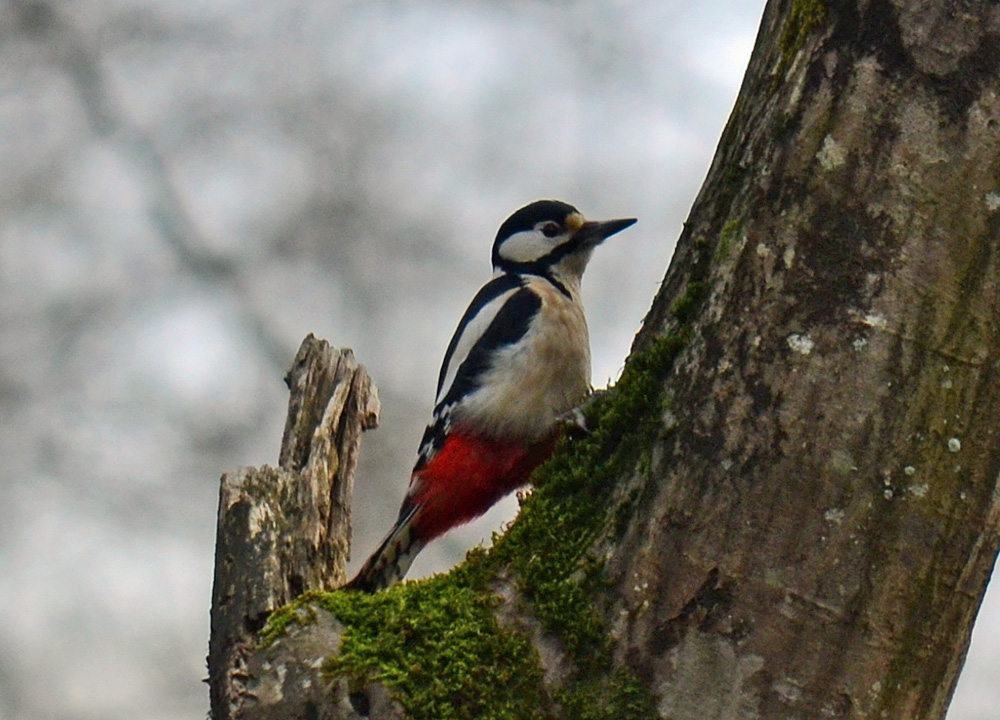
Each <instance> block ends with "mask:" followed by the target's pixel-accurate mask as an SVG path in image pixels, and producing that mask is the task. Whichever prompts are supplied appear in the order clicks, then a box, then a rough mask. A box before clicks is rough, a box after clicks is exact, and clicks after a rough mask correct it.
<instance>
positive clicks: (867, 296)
mask: <svg viewBox="0 0 1000 720" xmlns="http://www.w3.org/2000/svg"><path fill="white" fill-rule="evenodd" d="M998 33H1000V10H998V9H997V7H996V5H994V4H987V3H961V4H957V3H951V2H946V1H945V0H921V1H920V2H909V3H903V2H898V3H893V2H890V1H889V0H866V1H864V2H862V1H861V0H855V1H854V2H837V3H829V4H828V3H825V2H822V0H795V1H793V2H770V3H769V4H768V6H767V8H766V10H765V13H764V19H763V23H762V26H761V31H760V37H759V39H758V43H757V47H756V48H755V51H754V54H753V57H752V59H751V62H750V67H749V69H748V72H747V76H746V79H745V81H744V85H743V88H742V90H741V93H740V96H739V99H738V100H737V103H736V107H735V109H734V112H733V115H732V118H731V119H730V122H729V125H728V126H727V128H726V130H725V132H724V134H723V137H722V140H721V143H720V147H719V150H718V152H717V155H716V158H715V161H714V162H713V165H712V168H711V171H710V173H709V175H708V178H707V179H706V181H705V185H704V187H703V189H702V191H701V193H700V195H699V197H698V199H697V200H696V202H695V205H694V207H693V208H692V211H691V216H690V218H689V221H688V223H687V224H686V226H685V230H684V232H683V234H682V236H681V238H680V240H679V242H678V246H677V251H676V253H675V256H674V259H673V261H672V263H671V266H670V269H669V270H668V273H667V277H666V280H665V282H664V284H663V286H662V288H661V292H660V294H659V295H658V297H657V298H656V300H655V302H654V305H653V308H652V310H651V311H650V314H649V316H648V317H647V319H646V322H645V325H644V327H643V330H642V332H641V333H640V336H639V337H638V339H637V341H636V346H635V349H634V352H633V354H632V357H631V358H630V360H629V362H628V364H627V365H626V369H625V372H624V373H623V377H622V379H621V380H620V382H619V383H618V384H617V385H616V386H615V388H614V389H612V390H611V391H610V392H609V393H607V394H606V395H605V396H604V397H602V398H600V399H599V400H598V401H597V402H595V403H594V406H593V407H592V408H591V409H590V411H589V415H590V416H591V425H592V427H594V428H595V429H594V431H593V432H592V433H591V434H590V435H589V436H588V437H586V438H583V439H581V440H576V441H573V442H567V443H564V445H563V446H562V447H561V449H560V451H559V452H558V453H557V455H556V457H555V458H554V459H553V461H552V462H550V463H548V464H547V465H546V466H544V467H543V468H542V469H541V470H540V472H539V473H538V474H536V478H535V484H536V486H537V490H536V491H535V492H534V493H533V494H532V495H531V496H530V497H528V498H527V499H526V500H525V501H524V503H523V508H522V512H521V515H520V516H519V518H518V520H517V522H516V523H514V525H513V526H512V527H511V528H510V529H509V530H508V532H507V533H506V534H505V535H504V536H503V537H502V538H500V539H498V540H497V542H496V544H495V546H494V548H493V549H492V550H491V551H489V552H476V553H473V554H472V555H471V556H470V558H469V560H468V561H467V562H466V563H465V564H464V565H463V566H461V567H460V568H458V569H457V570H456V571H454V572H453V573H451V574H450V575H448V576H442V577H438V578H435V579H434V580H431V581H424V582H419V583H408V584H404V585H403V586H401V587H397V588H393V589H390V590H389V591H386V592H384V593H378V594H377V595H376V596H373V597H368V596H359V595H356V594H353V593H330V594H313V595H309V596H307V597H305V598H303V599H300V600H298V601H296V603H295V604H293V605H292V606H291V607H289V608H287V609H285V610H284V611H282V612H280V613H276V614H275V615H273V616H272V617H271V620H270V623H269V625H268V627H267V629H266V630H265V631H264V633H263V635H262V636H261V637H262V639H261V645H260V646H259V647H258V648H257V649H256V650H255V651H254V652H253V653H252V657H250V659H249V660H248V663H249V664H248V668H249V669H248V671H247V672H248V674H249V675H250V679H249V680H248V682H249V683H251V684H255V687H267V688H270V690H269V691H268V694H267V697H268V698H270V699H269V700H268V701H267V702H265V701H262V700H254V701H252V702H248V703H246V704H244V705H243V706H241V710H240V713H239V714H238V715H237V716H239V717H246V718H257V717H262V718H263V717H279V716H282V717H324V718H327V717H329V718H334V717H338V718H340V717H343V718H348V717H394V716H406V717H414V718H416V717H424V718H440V717H469V718H473V717H475V718H489V717H507V718H513V717H532V718H550V717H573V718H603V717H606V718H619V717H664V718H672V720H705V719H713V720H714V719H716V718H734V719H736V718H764V719H766V718H787V717H830V718H859V719H860V718H889V719H892V718H897V719H899V720H932V719H933V720H937V719H939V718H942V717H943V716H944V713H945V710H946V708H947V703H948V700H949V698H950V696H951V693H952V690H953V688H954V685H955V681H956V678H957V675H958V671H959V669H960V667H961V663H962V659H963V657H964V654H965V650H966V647H967V645H968V641H969V636H970V632H971V627H972V622H973V619H974V617H975V613H976V611H977V609H978V606H979V603H980V600H981V597H982V594H983V591H984V589H985V586H986V583H987V580H988V578H989V575H990V572H991V569H992V566H993V562H994V559H995V557H996V552H997V548H998V544H1000V493H998V475H1000V443H998V435H997V432H998V431H997V419H998V418H1000V275H998V271H1000V268H998V264H1000V247H998V243H1000V240H998V237H1000V233H998V231H1000V53H997V52H996V48H997V47H998V41H1000V37H998ZM289 667H294V668H296V670H295V672H294V673H292V672H290V671H288V668H289ZM310 668H311V669H312V671H311V672H310ZM293 677H294V682H292V680H291V678H293ZM299 688H306V689H307V692H306V691H303V692H300V691H299ZM317 688H320V690H317ZM275 698H277V699H275Z"/></svg>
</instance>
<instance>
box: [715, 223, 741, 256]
mask: <svg viewBox="0 0 1000 720" xmlns="http://www.w3.org/2000/svg"><path fill="white" fill-rule="evenodd" d="M742 230H743V223H742V222H740V219H739V218H736V217H731V218H729V219H728V220H727V221H726V224H725V225H723V226H722V230H721V231H720V232H719V242H718V243H717V244H716V246H715V260H716V262H721V261H723V260H726V259H727V258H728V257H729V251H730V250H731V249H732V246H733V242H734V241H735V240H737V239H738V238H739V235H740V233H741V232H742Z"/></svg>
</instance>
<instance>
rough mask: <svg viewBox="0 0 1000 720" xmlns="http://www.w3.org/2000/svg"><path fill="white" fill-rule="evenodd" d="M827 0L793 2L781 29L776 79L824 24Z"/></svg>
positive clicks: (782, 74)
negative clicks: (779, 59)
mask: <svg viewBox="0 0 1000 720" xmlns="http://www.w3.org/2000/svg"><path fill="white" fill-rule="evenodd" d="M826 15H827V0H794V1H793V2H792V7H791V9H790V10H789V12H788V20H787V21H786V22H785V26H784V27H783V28H782V29H781V38H780V39H779V40H778V47H779V49H780V51H781V61H780V63H779V65H778V72H777V75H778V77H779V78H780V77H782V76H784V74H785V71H786V70H787V69H788V68H789V66H790V65H791V64H792V60H794V59H795V55H796V54H797V53H798V52H799V50H801V49H802V46H803V45H805V43H806V40H807V39H808V38H809V36H810V35H811V34H812V33H813V31H814V30H816V28H818V27H819V26H820V25H822V24H823V23H824V22H826Z"/></svg>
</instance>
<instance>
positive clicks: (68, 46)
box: [0, 0, 1000, 720]
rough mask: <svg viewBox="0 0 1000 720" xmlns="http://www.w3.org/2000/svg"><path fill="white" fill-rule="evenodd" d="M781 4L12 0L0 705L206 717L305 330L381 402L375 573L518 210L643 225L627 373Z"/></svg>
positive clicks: (612, 292) (622, 240)
mask: <svg viewBox="0 0 1000 720" xmlns="http://www.w3.org/2000/svg"><path fill="white" fill-rule="evenodd" d="M761 10H762V1H761V0H751V1H750V2H737V1H735V0H714V1H713V2H707V3H692V2H680V1H679V0H661V1H659V2H652V1H649V2H602V3H597V2H531V1H527V0H522V1H516V2H482V1H481V2H448V1H435V0H424V1H423V2H419V3H418V2H403V1H398V2H381V1H380V2H372V1H366V2H358V1H355V2H347V1H343V2H334V1H332V0H325V1H324V2H320V1H319V0H311V1H310V0H303V1H301V2H273V1H270V0H268V1H265V0H214V2H211V3H204V2H195V1H194V0H0V83H2V86H0V204H2V205H0V456H2V462H0V604H2V607H3V608H4V620H3V622H0V720H27V719H32V720H34V719H43V718H59V719H60V720H76V719H81V720H82V719H84V718H101V719H102V720H116V719H119V718H120V719H122V720H125V719H128V720H135V719H137V718H143V719H149V720H167V719H175V718H176V719H178V720H179V719H181V718H197V717H202V716H204V715H205V713H206V712H207V707H208V701H207V688H206V686H205V685H203V684H202V682H201V679H202V678H203V677H204V676H205V674H206V673H205V666H204V659H205V654H206V649H207V640H208V608H209V602H210V593H211V583H212V561H213V548H214V530H215V515H216V503H217V493H218V478H219V475H220V474H221V473H222V472H223V471H225V470H227V469H233V468H236V467H237V466H240V465H260V464H264V463H275V462H276V460H277V452H278V445H279V442H280V436H281V429H282V424H283V421H284V412H285V403H286V399H287V396H286V392H285V388H284V385H283V383H282V377H283V375H284V371H285V369H286V366H287V365H288V363H289V362H290V360H291V358H292V356H293V355H294V353H295V350H296V348H297V347H298V344H299V341H300V340H301V339H302V337H303V336H304V335H305V334H306V333H309V332H313V333H315V334H316V335H318V336H320V337H323V338H326V339H328V340H330V342H331V343H332V344H334V345H341V346H348V347H353V348H354V350H355V351H356V353H357V356H358V358H359V359H360V360H361V362H363V363H365V364H366V365H367V366H368V368H369V370H370V372H371V374H372V375H373V376H374V378H375V380H376V382H377V384H378V387H379V389H380V393H381V398H382V404H383V420H382V427H381V428H380V429H379V430H377V431H375V432H373V433H370V434H368V435H367V436H366V441H365V445H364V448H363V452H362V458H363V462H362V467H361V469H360V475H359V481H358V490H357V497H356V509H355V530H356V535H355V558H354V562H353V564H352V567H356V566H357V565H358V564H359V563H360V561H362V560H363V559H364V557H365V555H366V554H367V553H368V552H369V551H370V550H371V549H372V547H373V546H374V544H375V543H376V542H377V540H378V539H379V537H380V536H381V535H382V533H383V532H384V531H385V530H386V529H387V527H388V524H389V522H390V520H391V518H392V517H393V516H394V515H395V513H396V510H397V507H398V503H399V501H400V498H401V497H402V493H403V490H404V488H405V485H406V482H407V477H408V475H409V469H410V467H411V465H412V462H413V459H414V457H415V450H416V446H417V443H418V441H419V438H420V435H421V432H422V430H423V425H424V423H425V421H426V419H427V413H428V412H429V408H430V405H431V401H432V397H433V393H434V384H435V382H436V378H437V368H438V363H439V362H440V359H441V357H442V355H443V353H444V349H445V347H446V345H447V342H448V339H449V337H450V335H451V332H452V330H453V328H454V326H455V323H456V322H457V320H458V318H459V317H460V315H461V313H462V311H463V310H464V308H465V305H466V303H467V302H468V300H469V299H471V297H472V295H473V294H474V292H475V291H476V290H477V289H478V287H479V286H480V285H481V284H482V283H483V282H484V281H485V280H486V279H488V277H489V275H490V265H489V250H490V245H491V242H492V238H493V235H494V234H495V232H496V229H497V227H498V226H499V224H500V222H501V221H503V220H504V218H506V217H507V215H509V214H510V212H512V211H513V210H515V209H516V208H518V207H520V206H521V205H523V204H525V203H527V202H529V201H531V200H534V199H537V198H541V197H555V198H559V199H563V200H566V201H568V202H571V203H573V204H575V205H577V207H579V208H580V209H581V210H582V211H583V212H584V213H585V214H588V215H590V216H592V217H598V218H601V217H613V216H630V215H631V216H637V217H638V218H640V222H639V224H638V225H637V226H636V227H635V228H633V229H630V230H629V231H628V232H627V233H623V234H622V235H620V236H616V237H615V238H613V239H612V240H611V241H609V242H608V243H607V244H606V245H605V246H603V247H602V248H601V249H600V250H599V251H598V253H597V254H596V256H595V258H594V260H593V262H592V263H591V266H590V269H589V271H588V273H587V277H586V279H585V284H584V295H585V299H586V302H587V304H588V308H589V315H590V318H591V334H592V344H593V348H594V384H595V385H597V386H603V385H604V384H606V383H607V382H608V381H609V380H612V379H614V378H615V377H617V375H618V373H619V371H620V370H621V366H622V363H623V360H624V358H625V356H626V354H627V352H628V348H629V345H630V342H631V339H632V337H633V335H634V333H635V332H636V330H637V329H638V328H639V326H640V323H641V320H642V317H643V315H644V314H645V311H646V309H647V307H648V306H649V303H650V301H651V299H652V297H653V295H654V293H655V291H656V289H657V283H658V281H659V280H660V279H661V278H662V276H663V274H664V271H665V269H666V266H667V263H668V261H669V259H670V255H671V251H672V248H673V243H674V240H675V239H676V237H677V236H678V234H679V232H680V229H681V224H682V222H683V220H684V218H685V215H686V213H687V210H688V208H689V206H690V203H691V202H692V200H693V198H694V196H695V194H696V192H697V190H698V187H699V185H700V183H701V181H702V178H703V177H704V174H705V172H706V171H707V169H708V166H709V163H710V161H711V158H712V154H713V151H714V148H715V144H716V142H717V140H718V137H719V134H720V132H721V130H722V128H723V125H724V123H725V121H726V118H727V116H728V113H729V110H730V108H731V106H732V103H733V101H734V99H735V97H736V93H737V90H738V87H739V83H740V79H741V77H742V74H743V69H744V67H745V64H746V61H747V58H748V57H749V54H750V50H751V48H752V45H753V41H754V37H755V34H756V29H757V23H758V22H759V18H760V13H761ZM515 512H516V503H514V502H513V501H508V502H506V503H504V504H502V505H501V506H500V507H498V508H497V509H496V510H495V511H493V512H491V513H490V515H488V516H487V517H486V518H484V519H482V520H480V521H479V522H477V523H475V524H473V525H471V526H469V527H467V528H465V529H463V530H462V531H461V532H455V533H452V534H451V535H449V536H448V537H447V538H446V539H445V540H443V541H440V542H438V543H435V544H434V545H432V546H431V547H430V548H428V549H427V550H425V552H424V554H423V555H422V557H421V558H420V560H419V561H418V564H417V565H416V566H415V568H414V571H413V573H412V574H413V575H414V576H418V575H423V574H428V573H431V572H435V571H439V570H443V569H446V568H447V567H449V566H450V565H451V564H453V563H454V562H456V561H457V560H459V559H460V558H461V557H462V555H463V554H464V552H465V551H466V550H467V549H468V548H469V547H470V546H471V545H473V544H475V543H477V542H480V541H483V540H484V539H488V538H489V537H490V533H491V532H492V531H494V530H497V529H499V528H500V527H501V526H502V525H503V523H504V522H505V521H507V520H509V519H510V518H511V517H512V516H513V515H514V513H515ZM998 638H1000V598H998V597H997V593H994V594H993V595H992V596H991V597H989V598H988V599H987V605H986V606H985V607H984V610H983V612H982V616H981V621H980V623H979V626H978V627H977V632H976V636H975V640H974V643H973V649H972V651H971V653H970V657H969V660H968V664H967V668H966V672H965V674H964V675H963V679H962V683H961V685H960V688H959V692H958V696H957V698H956V700H955V703H954V705H953V708H952V710H951V712H950V714H949V720H987V719H990V720H993V719H995V718H998V717H1000V710H998V708H1000V686H998V684H997V683H996V668H997V667H998V666H1000V640H998Z"/></svg>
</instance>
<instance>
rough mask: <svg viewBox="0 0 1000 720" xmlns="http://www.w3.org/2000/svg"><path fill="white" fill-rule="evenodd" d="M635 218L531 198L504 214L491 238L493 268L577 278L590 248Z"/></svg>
mask: <svg viewBox="0 0 1000 720" xmlns="http://www.w3.org/2000/svg"><path fill="white" fill-rule="evenodd" d="M634 222H635V218H623V219H620V220H603V221H595V220H587V219H586V218H585V217H583V215H581V214H580V212H579V211H578V210H577V209H576V208H575V207H573V206H572V205H569V204H567V203H564V202H559V201H558V200H537V201H535V202H533V203H531V204H530V205H525V206H524V207H523V208H521V209H520V210H518V211H517V212H515V213H514V214H513V215H511V216H510V217H509V218H507V219H506V220H505V221H504V223H503V225H501V226H500V230H499V231H497V237H496V240H495V241H494V242H493V269H494V270H499V271H502V272H516V273H533V274H536V275H550V276H553V277H556V278H559V279H562V280H566V281H570V282H579V280H580V277H581V276H582V275H583V271H584V269H586V267H587V262H588V261H589V260H590V255H591V253H592V252H593V250H594V248H595V247H597V246H598V245H600V244H601V243H602V242H604V240H605V239H606V238H609V237H611V236H612V235H614V234H615V233H617V232H620V231H621V230H624V229H625V228H627V227H628V226H630V225H632V224H633V223H634Z"/></svg>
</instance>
